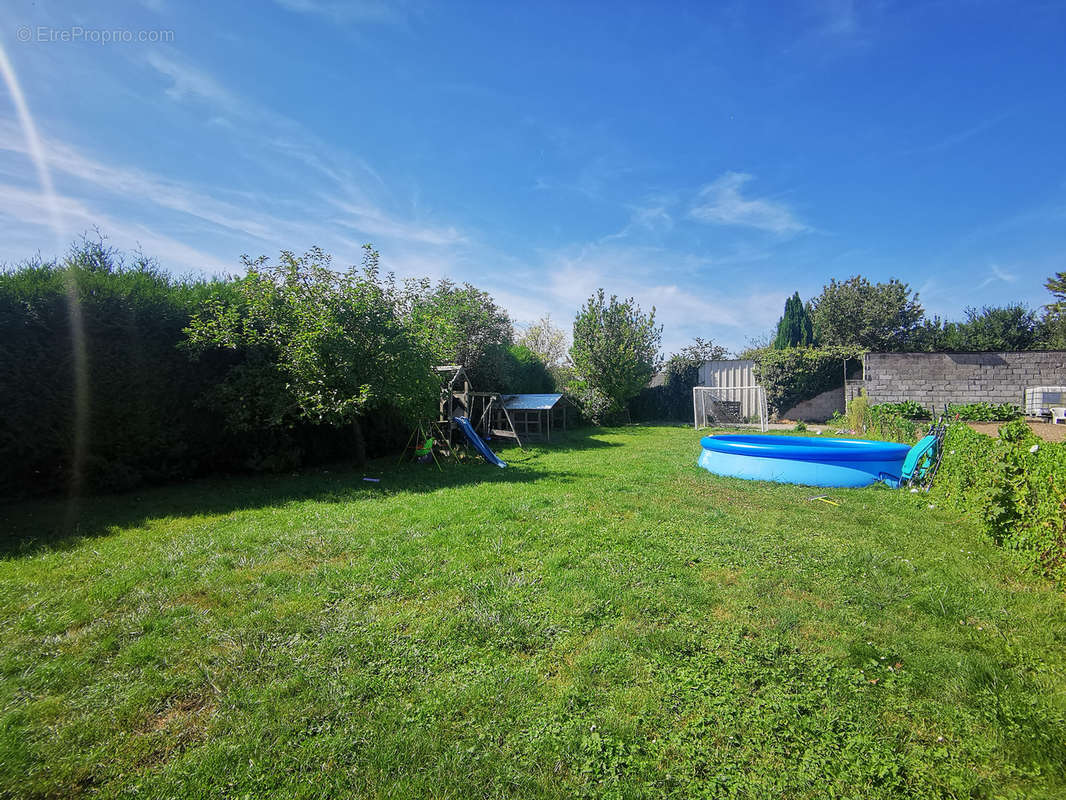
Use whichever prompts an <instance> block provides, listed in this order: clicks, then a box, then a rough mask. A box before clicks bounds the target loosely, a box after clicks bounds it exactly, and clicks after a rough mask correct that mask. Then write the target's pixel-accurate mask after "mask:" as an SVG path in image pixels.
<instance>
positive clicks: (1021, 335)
mask: <svg viewBox="0 0 1066 800" xmlns="http://www.w3.org/2000/svg"><path fill="white" fill-rule="evenodd" d="M965 313H966V319H965V320H964V321H962V322H944V321H941V319H940V317H934V318H933V319H926V320H924V321H923V322H922V324H921V325H920V326H919V327H918V328H917V329H916V330H915V332H914V334H913V336H912V338H911V342H912V344H911V347H912V349H914V350H920V351H926V352H932V351H945V350H946V351H954V352H979V353H980V352H992V351H996V350H1003V351H1017V350H1030V349H1032V348H1034V347H1036V346H1037V345H1038V344H1039V343H1040V341H1041V335H1042V329H1041V324H1040V323H1039V322H1038V320H1037V318H1036V312H1035V311H1033V310H1031V309H1029V308H1028V307H1026V306H1025V305H1023V304H1021V303H1013V304H1011V305H1007V306H999V307H990V306H985V307H984V308H982V309H980V310H978V309H976V308H967V309H966V312H965Z"/></svg>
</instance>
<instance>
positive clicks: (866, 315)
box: [811, 275, 925, 351]
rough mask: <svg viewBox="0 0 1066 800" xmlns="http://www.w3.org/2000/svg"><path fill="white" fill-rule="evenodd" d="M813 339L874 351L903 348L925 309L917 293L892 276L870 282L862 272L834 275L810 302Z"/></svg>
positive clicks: (915, 329)
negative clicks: (841, 276)
mask: <svg viewBox="0 0 1066 800" xmlns="http://www.w3.org/2000/svg"><path fill="white" fill-rule="evenodd" d="M811 307H812V310H811V316H812V318H813V321H814V332H815V338H816V339H817V340H818V341H819V342H820V343H821V344H823V345H843V346H851V347H861V348H864V349H866V350H873V351H898V350H906V349H907V348H909V347H912V346H913V344H914V340H915V336H916V333H917V332H918V331H919V329H920V328H921V324H922V320H923V319H924V317H925V312H924V311H923V309H922V306H921V304H920V303H919V302H918V295H917V294H913V295H912V292H911V289H910V287H909V286H908V285H907V284H905V283H903V282H901V281H899V280H897V279H895V278H892V279H891V280H889V281H888V283H876V284H873V283H870V281H869V280H867V279H866V278H864V277H862V276H861V275H855V276H853V277H851V278H848V279H847V280H846V281H837V280H836V279H835V278H834V279H833V280H831V281H830V282H829V284H828V285H827V286H825V287H824V288H823V289H822V293H821V295H819V296H818V297H816V298H815V299H814V300H813V301H812V302H811Z"/></svg>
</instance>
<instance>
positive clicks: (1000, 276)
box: [974, 264, 1018, 289]
mask: <svg viewBox="0 0 1066 800" xmlns="http://www.w3.org/2000/svg"><path fill="white" fill-rule="evenodd" d="M988 272H989V275H988V277H987V278H985V279H984V280H983V281H981V282H980V283H979V284H977V286H976V287H974V288H975V289H984V288H985V287H986V286H991V285H992V284H993V283H1014V282H1015V281H1017V280H1018V276H1017V275H1016V274H1015V273H1013V272H1010V271H1009V270H1006V269H1004V268H1003V267H1001V266H999V265H998V264H989V266H988Z"/></svg>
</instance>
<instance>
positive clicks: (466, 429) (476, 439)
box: [452, 417, 507, 467]
mask: <svg viewBox="0 0 1066 800" xmlns="http://www.w3.org/2000/svg"><path fill="white" fill-rule="evenodd" d="M452 421H453V422H454V423H455V424H456V425H458V426H459V430H461V431H462V432H463V434H464V435H465V436H466V438H467V439H468V440H469V441H470V444H472V445H473V446H474V449H475V450H477V451H478V452H479V453H480V454H481V457H482V458H483V459H485V460H486V461H487V462H489V463H490V464H492V465H493V466H497V467H506V466H507V464H506V463H505V462H503V461H500V458H499V456H497V455H496V454H495V453H494V452H492V451H491V450H489V446H488V445H487V444H485V443H484V442H483V441H481V437H480V436H478V435H477V431H475V430H474V426H473V425H471V424H470V420H469V419H467V418H466V417H452Z"/></svg>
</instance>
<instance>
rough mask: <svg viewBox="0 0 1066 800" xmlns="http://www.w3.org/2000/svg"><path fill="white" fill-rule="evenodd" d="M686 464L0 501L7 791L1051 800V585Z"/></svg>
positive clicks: (979, 550) (867, 499)
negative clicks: (74, 509)
mask: <svg viewBox="0 0 1066 800" xmlns="http://www.w3.org/2000/svg"><path fill="white" fill-rule="evenodd" d="M697 454H698V435H696V434H695V433H694V432H693V431H691V430H688V429H683V428H651V427H632V428H622V429H611V430H592V431H582V432H577V433H574V434H573V435H571V436H569V437H568V438H566V439H565V440H562V441H559V442H556V443H553V444H552V445H551V446H546V447H541V448H537V449H530V450H527V451H525V452H524V453H523V452H521V451H518V450H515V449H510V450H507V451H504V457H505V458H509V459H512V460H513V463H512V466H511V467H510V468H509V469H506V470H498V469H494V468H491V467H488V466H486V465H483V464H480V463H479V464H470V465H448V466H446V467H445V471H444V472H443V473H441V472H438V471H437V470H436V469H435V468H434V467H432V466H429V467H426V466H421V465H415V464H410V465H404V466H401V467H396V466H394V464H393V462H391V461H383V462H380V463H377V464H374V465H372V466H371V468H370V469H369V470H366V471H359V472H355V471H345V470H338V469H334V470H331V471H315V472H311V473H306V474H301V475H297V476H284V477H265V478H250V477H244V478H234V479H217V480H211V481H202V482H197V483H193V484H189V485H185V486H180V487H172V488H164V489H157V490H151V491H146V492H142V493H139V494H137V495H125V496H115V497H104V498H98V499H94V500H90V501H86V503H85V504H84V507H83V508H82V510H81V516H80V528H79V534H78V535H77V536H75V537H68V538H62V537H60V536H57V535H50V534H49V532H50V531H54V530H56V529H57V528H59V527H60V526H61V525H62V520H63V518H64V515H65V513H66V509H65V506H64V504H63V503H61V502H38V503H30V504H21V505H18V506H13V507H8V508H6V509H4V511H3V514H4V519H3V531H4V535H5V537H6V539H7V541H19V540H27V539H28V540H31V541H29V542H27V543H25V544H23V545H20V546H17V547H14V548H12V549H9V551H8V552H7V553H6V555H5V556H4V560H2V561H0V621H2V625H3V632H4V633H3V638H2V641H0V711H2V717H0V719H2V721H0V793H3V794H4V795H6V796H9V797H20V798H24V797H77V796H80V795H85V796H101V797H131V796H132V797H137V796H141V797H267V796H270V797H308V798H311V797H361V796H365V797H442V798H443V797H455V798H460V797H463V798H465V797H523V798H525V797H574V796H597V797H600V796H602V797H659V796H674V797H692V796H706V797H766V798H771V797H773V798H821V797H830V796H834V797H856V798H858V797H862V798H876V797H904V796H913V797H1027V798H1030V797H1031V798H1039V797H1047V798H1051V797H1063V796H1066V698H1064V686H1066V681H1064V677H1066V674H1064V673H1066V668H1064V666H1066V601H1064V595H1063V593H1062V592H1061V591H1059V590H1057V589H1056V588H1055V587H1054V586H1053V585H1051V584H1050V583H1048V582H1046V581H1044V580H1042V579H1040V578H1037V577H1033V576H1029V575H1027V574H1026V573H1025V572H1024V568H1023V566H1022V565H1021V564H1020V563H1019V562H1017V561H1015V560H1014V559H1012V558H1011V556H1010V554H1009V553H1007V552H1004V551H1002V550H1000V549H998V548H996V547H994V546H992V545H990V544H988V543H986V542H985V541H984V540H982V539H981V538H980V537H979V535H978V534H977V533H976V530H975V528H974V527H973V526H972V525H970V524H969V523H967V522H966V521H964V520H961V519H959V518H957V517H954V516H950V515H947V514H945V513H942V512H940V511H938V510H935V509H933V510H930V509H929V508H927V498H925V497H917V496H915V495H911V494H908V493H902V492H894V491H890V490H886V489H876V488H874V489H865V490H850V491H849V490H836V491H832V492H831V495H832V497H833V498H834V499H835V500H836V501H837V502H838V503H839V505H838V506H832V505H829V504H826V503H823V502H821V501H817V500H813V501H812V500H809V499H808V498H810V497H811V496H812V495H814V494H820V493H821V492H815V491H813V490H811V489H809V488H803V487H793V486H777V485H769V484H760V483H753V482H745V481H739V480H733V479H723V478H718V477H715V476H712V475H710V474H709V473H707V472H705V471H703V470H700V469H698V468H697V467H696V466H695V459H696V456H697ZM364 475H372V476H376V477H380V478H381V482H380V483H377V484H371V483H367V482H364V481H362V480H361V478H362V477H363V476H364Z"/></svg>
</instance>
